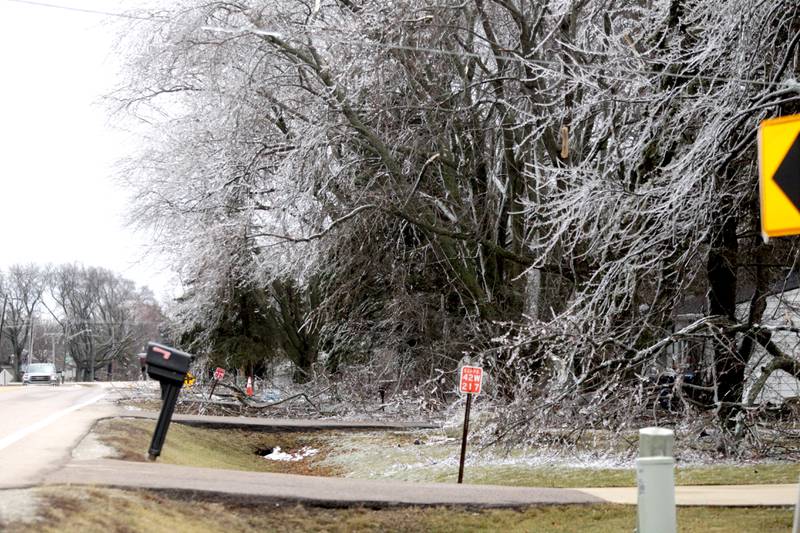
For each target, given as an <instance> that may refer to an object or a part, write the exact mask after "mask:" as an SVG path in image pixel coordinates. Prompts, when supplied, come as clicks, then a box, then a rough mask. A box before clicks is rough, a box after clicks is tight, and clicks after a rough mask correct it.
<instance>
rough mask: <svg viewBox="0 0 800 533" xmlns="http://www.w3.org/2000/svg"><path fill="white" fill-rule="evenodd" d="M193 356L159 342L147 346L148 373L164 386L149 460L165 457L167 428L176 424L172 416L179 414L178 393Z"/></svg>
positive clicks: (149, 451)
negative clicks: (176, 407) (172, 422)
mask: <svg viewBox="0 0 800 533" xmlns="http://www.w3.org/2000/svg"><path fill="white" fill-rule="evenodd" d="M192 358H193V356H192V355H190V354H188V353H186V352H182V351H180V350H176V349H175V348H171V347H169V346H164V345H163V344H158V343H155V342H149V343H147V355H146V356H145V362H146V363H147V374H148V375H149V376H150V377H151V378H153V379H157V380H158V381H159V383H160V384H161V413H160V414H159V415H158V423H157V424H156V429H155V432H153V440H151V441H150V450H148V454H147V456H148V458H149V459H150V460H151V461H155V460H156V457H158V456H159V455H161V448H162V447H163V446H164V440H165V439H166V438H167V429H169V423H170V421H172V413H173V412H174V411H175V403H176V402H177V401H178V393H179V392H180V390H181V387H182V386H183V379H184V378H185V377H186V374H187V372H189V365H190V364H191V362H192Z"/></svg>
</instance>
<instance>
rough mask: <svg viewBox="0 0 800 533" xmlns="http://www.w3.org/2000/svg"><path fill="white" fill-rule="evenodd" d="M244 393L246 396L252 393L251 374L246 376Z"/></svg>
mask: <svg viewBox="0 0 800 533" xmlns="http://www.w3.org/2000/svg"><path fill="white" fill-rule="evenodd" d="M244 393H245V394H247V395H248V396H252V395H253V378H252V377H251V376H247V388H245V390H244Z"/></svg>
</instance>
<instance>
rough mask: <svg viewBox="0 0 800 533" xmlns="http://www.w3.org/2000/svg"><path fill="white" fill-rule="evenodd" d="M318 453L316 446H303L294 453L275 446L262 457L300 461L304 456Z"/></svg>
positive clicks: (273, 459)
mask: <svg viewBox="0 0 800 533" xmlns="http://www.w3.org/2000/svg"><path fill="white" fill-rule="evenodd" d="M317 453H319V450H317V449H316V448H310V447H308V446H303V447H302V448H300V450H298V451H297V452H295V453H286V452H283V451H281V447H280V446H275V448H274V449H273V450H272V452H270V453H268V454H267V455H265V456H264V459H269V460H270V461H301V460H303V459H305V458H306V457H311V456H314V455H316V454H317Z"/></svg>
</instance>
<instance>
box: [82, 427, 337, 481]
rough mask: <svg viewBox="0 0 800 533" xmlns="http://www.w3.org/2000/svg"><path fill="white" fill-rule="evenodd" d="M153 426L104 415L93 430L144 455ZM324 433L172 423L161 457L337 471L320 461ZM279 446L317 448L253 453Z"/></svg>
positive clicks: (121, 453) (123, 449)
mask: <svg viewBox="0 0 800 533" xmlns="http://www.w3.org/2000/svg"><path fill="white" fill-rule="evenodd" d="M154 429H155V421H152V420H137V419H111V420H103V421H101V422H100V423H98V425H97V426H96V427H95V430H94V431H95V434H96V435H97V437H98V438H99V439H100V441H101V442H102V443H103V444H106V445H107V446H110V447H112V448H114V449H115V450H116V451H117V454H118V455H117V456H118V458H120V459H125V460H128V461H144V460H145V455H146V453H147V450H148V448H149V446H150V439H151V438H152V436H153V430H154ZM322 436H324V434H322V433H320V434H314V433H264V432H253V431H244V430H238V429H207V428H196V427H191V426H186V425H183V424H176V423H174V422H173V423H172V424H171V425H170V427H169V431H168V432H167V440H166V442H165V443H164V447H163V450H162V454H161V456H160V457H159V461H161V462H164V463H170V464H176V465H185V466H201V467H208V468H224V469H230V470H247V471H252V472H280V473H286V474H306V475H320V476H330V475H336V473H337V472H336V470H335V468H333V467H332V466H325V465H320V464H319V463H320V461H322V460H324V459H325V457H326V455H327V453H328V450H329V448H328V447H326V446H325V445H324V443H323V442H321V441H320V437H322ZM275 446H280V448H281V450H283V451H286V452H292V451H295V450H299V449H301V448H303V447H305V446H309V447H312V448H316V449H317V450H319V452H318V453H317V455H314V456H312V457H308V458H306V459H303V460H301V461H294V462H290V461H270V460H267V459H264V458H263V457H261V456H259V455H258V454H257V452H258V451H262V452H266V450H267V449H271V448H274V447H275Z"/></svg>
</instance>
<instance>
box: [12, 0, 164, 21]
mask: <svg viewBox="0 0 800 533" xmlns="http://www.w3.org/2000/svg"><path fill="white" fill-rule="evenodd" d="M7 1H8V2H15V3H17V4H27V5H31V6H38V7H48V8H52V9H63V10H64V11H75V12H78V13H91V14H93V15H104V16H107V17H119V18H126V19H136V20H150V21H153V20H168V19H166V18H163V17H155V16H153V17H140V16H138V15H130V14H127V13H114V12H111V11H100V10H98V9H87V8H83V7H74V6H65V5H61V4H49V3H47V2H36V1H35V0H7Z"/></svg>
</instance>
